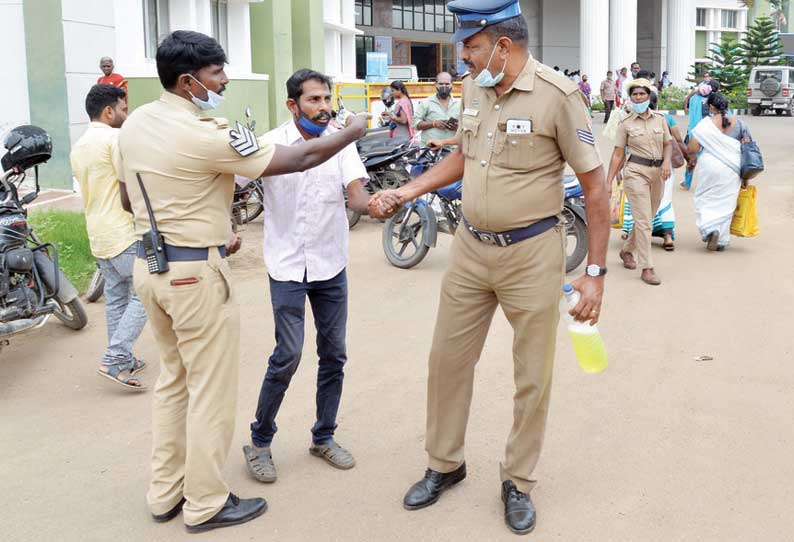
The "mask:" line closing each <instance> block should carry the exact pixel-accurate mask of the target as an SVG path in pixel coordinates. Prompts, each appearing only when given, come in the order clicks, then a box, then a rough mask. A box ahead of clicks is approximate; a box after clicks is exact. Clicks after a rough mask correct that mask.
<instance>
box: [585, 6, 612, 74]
mask: <svg viewBox="0 0 794 542" xmlns="http://www.w3.org/2000/svg"><path fill="white" fill-rule="evenodd" d="M579 56H580V61H579V68H580V69H581V71H582V74H583V75H588V76H589V78H590V81H591V85H592V86H595V85H598V84H599V83H600V82H601V80H603V79H604V77H606V73H607V70H608V69H609V9H608V6H607V5H606V4H605V3H604V2H602V1H599V0H581V1H580V3H579Z"/></svg>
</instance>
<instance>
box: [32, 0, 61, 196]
mask: <svg viewBox="0 0 794 542" xmlns="http://www.w3.org/2000/svg"><path fill="white" fill-rule="evenodd" d="M22 10H23V13H24V17H25V54H26V58H27V70H28V99H29V103H30V123H31V124H35V125H36V126H39V127H41V128H43V129H44V130H46V131H47V133H48V134H50V137H51V138H52V158H50V160H49V161H48V162H47V164H45V165H43V166H42V167H41V168H40V170H39V175H40V176H41V177H40V179H39V180H40V182H41V184H42V186H43V187H44V188H67V189H68V188H72V165H71V162H70V161H69V153H70V152H71V136H70V133H69V103H68V98H67V96H68V94H67V89H66V58H65V53H64V41H63V18H62V17H63V16H62V10H61V0H36V1H34V0H25V1H24V3H23V4H22Z"/></svg>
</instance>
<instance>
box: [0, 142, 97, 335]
mask: <svg viewBox="0 0 794 542" xmlns="http://www.w3.org/2000/svg"><path fill="white" fill-rule="evenodd" d="M31 142H33V143H31ZM45 142H46V143H45ZM33 145H35V146H36V150H35V151H31V152H28V151H30V149H31V147H32V146H33ZM5 147H6V149H8V152H7V153H6V154H5V155H4V156H3V158H2V169H3V173H2V176H0V348H2V346H4V345H7V344H8V338H9V337H11V336H14V335H19V334H21V333H25V332H28V331H32V330H35V329H38V328H40V327H42V326H43V325H44V324H45V323H47V320H48V319H49V317H50V316H51V315H53V314H54V315H55V317H56V318H57V319H58V320H60V321H61V322H62V323H64V324H65V325H66V326H67V327H69V328H71V329H74V330H79V329H82V328H83V327H85V325H86V324H87V323H88V318H87V316H86V313H85V310H84V308H83V306H82V304H81V303H80V299H79V297H78V294H77V289H76V288H75V287H74V286H73V285H72V283H71V282H69V279H68V278H66V275H65V274H64V273H63V271H62V270H61V269H60V267H59V266H58V248H57V247H56V246H55V245H53V244H52V243H45V242H42V241H41V240H40V239H39V238H38V236H37V235H36V232H34V231H33V228H32V227H31V226H30V224H29V223H28V219H27V210H26V209H25V207H26V206H27V205H28V204H30V203H31V202H32V201H33V200H35V199H36V198H37V197H38V195H39V192H40V187H39V175H38V166H39V165H40V164H42V163H44V162H46V161H47V160H49V158H50V155H51V152H52V143H51V140H50V137H49V135H47V133H46V132H45V131H44V130H42V129H41V128H38V127H35V126H20V127H17V128H14V129H13V130H12V131H11V132H10V134H9V136H8V137H7V138H6V141H5ZM20 149H21V151H20ZM26 152H28V154H27V155H26V154H25V153H26ZM15 155H17V156H15ZM30 168H35V173H36V175H35V177H36V186H35V190H33V191H31V192H29V193H27V194H25V195H24V196H23V197H21V198H20V197H19V187H20V185H21V184H22V182H23V181H24V180H25V178H26V171H27V170H28V169H30Z"/></svg>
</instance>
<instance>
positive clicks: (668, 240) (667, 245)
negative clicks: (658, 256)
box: [662, 236, 675, 252]
mask: <svg viewBox="0 0 794 542" xmlns="http://www.w3.org/2000/svg"><path fill="white" fill-rule="evenodd" d="M662 248H664V249H665V250H666V251H667V252H672V251H674V250H675V245H674V244H673V238H672V237H668V236H665V238H664V243H662Z"/></svg>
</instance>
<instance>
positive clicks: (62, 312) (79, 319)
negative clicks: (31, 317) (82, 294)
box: [54, 297, 88, 330]
mask: <svg viewBox="0 0 794 542" xmlns="http://www.w3.org/2000/svg"><path fill="white" fill-rule="evenodd" d="M55 303H56V305H57V308H56V309H55V312H54V314H55V317H56V318H57V319H58V320H60V321H61V322H62V323H63V324H64V325H65V326H66V327H68V328H69V329H74V330H78V329H83V328H84V327H85V325H86V324H87V323H88V316H87V315H86V313H85V309H84V308H83V304H82V303H80V298H79V297H75V298H74V300H72V301H70V302H69V303H66V304H64V303H62V302H61V301H59V300H58V299H57V298H56V299H55Z"/></svg>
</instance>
